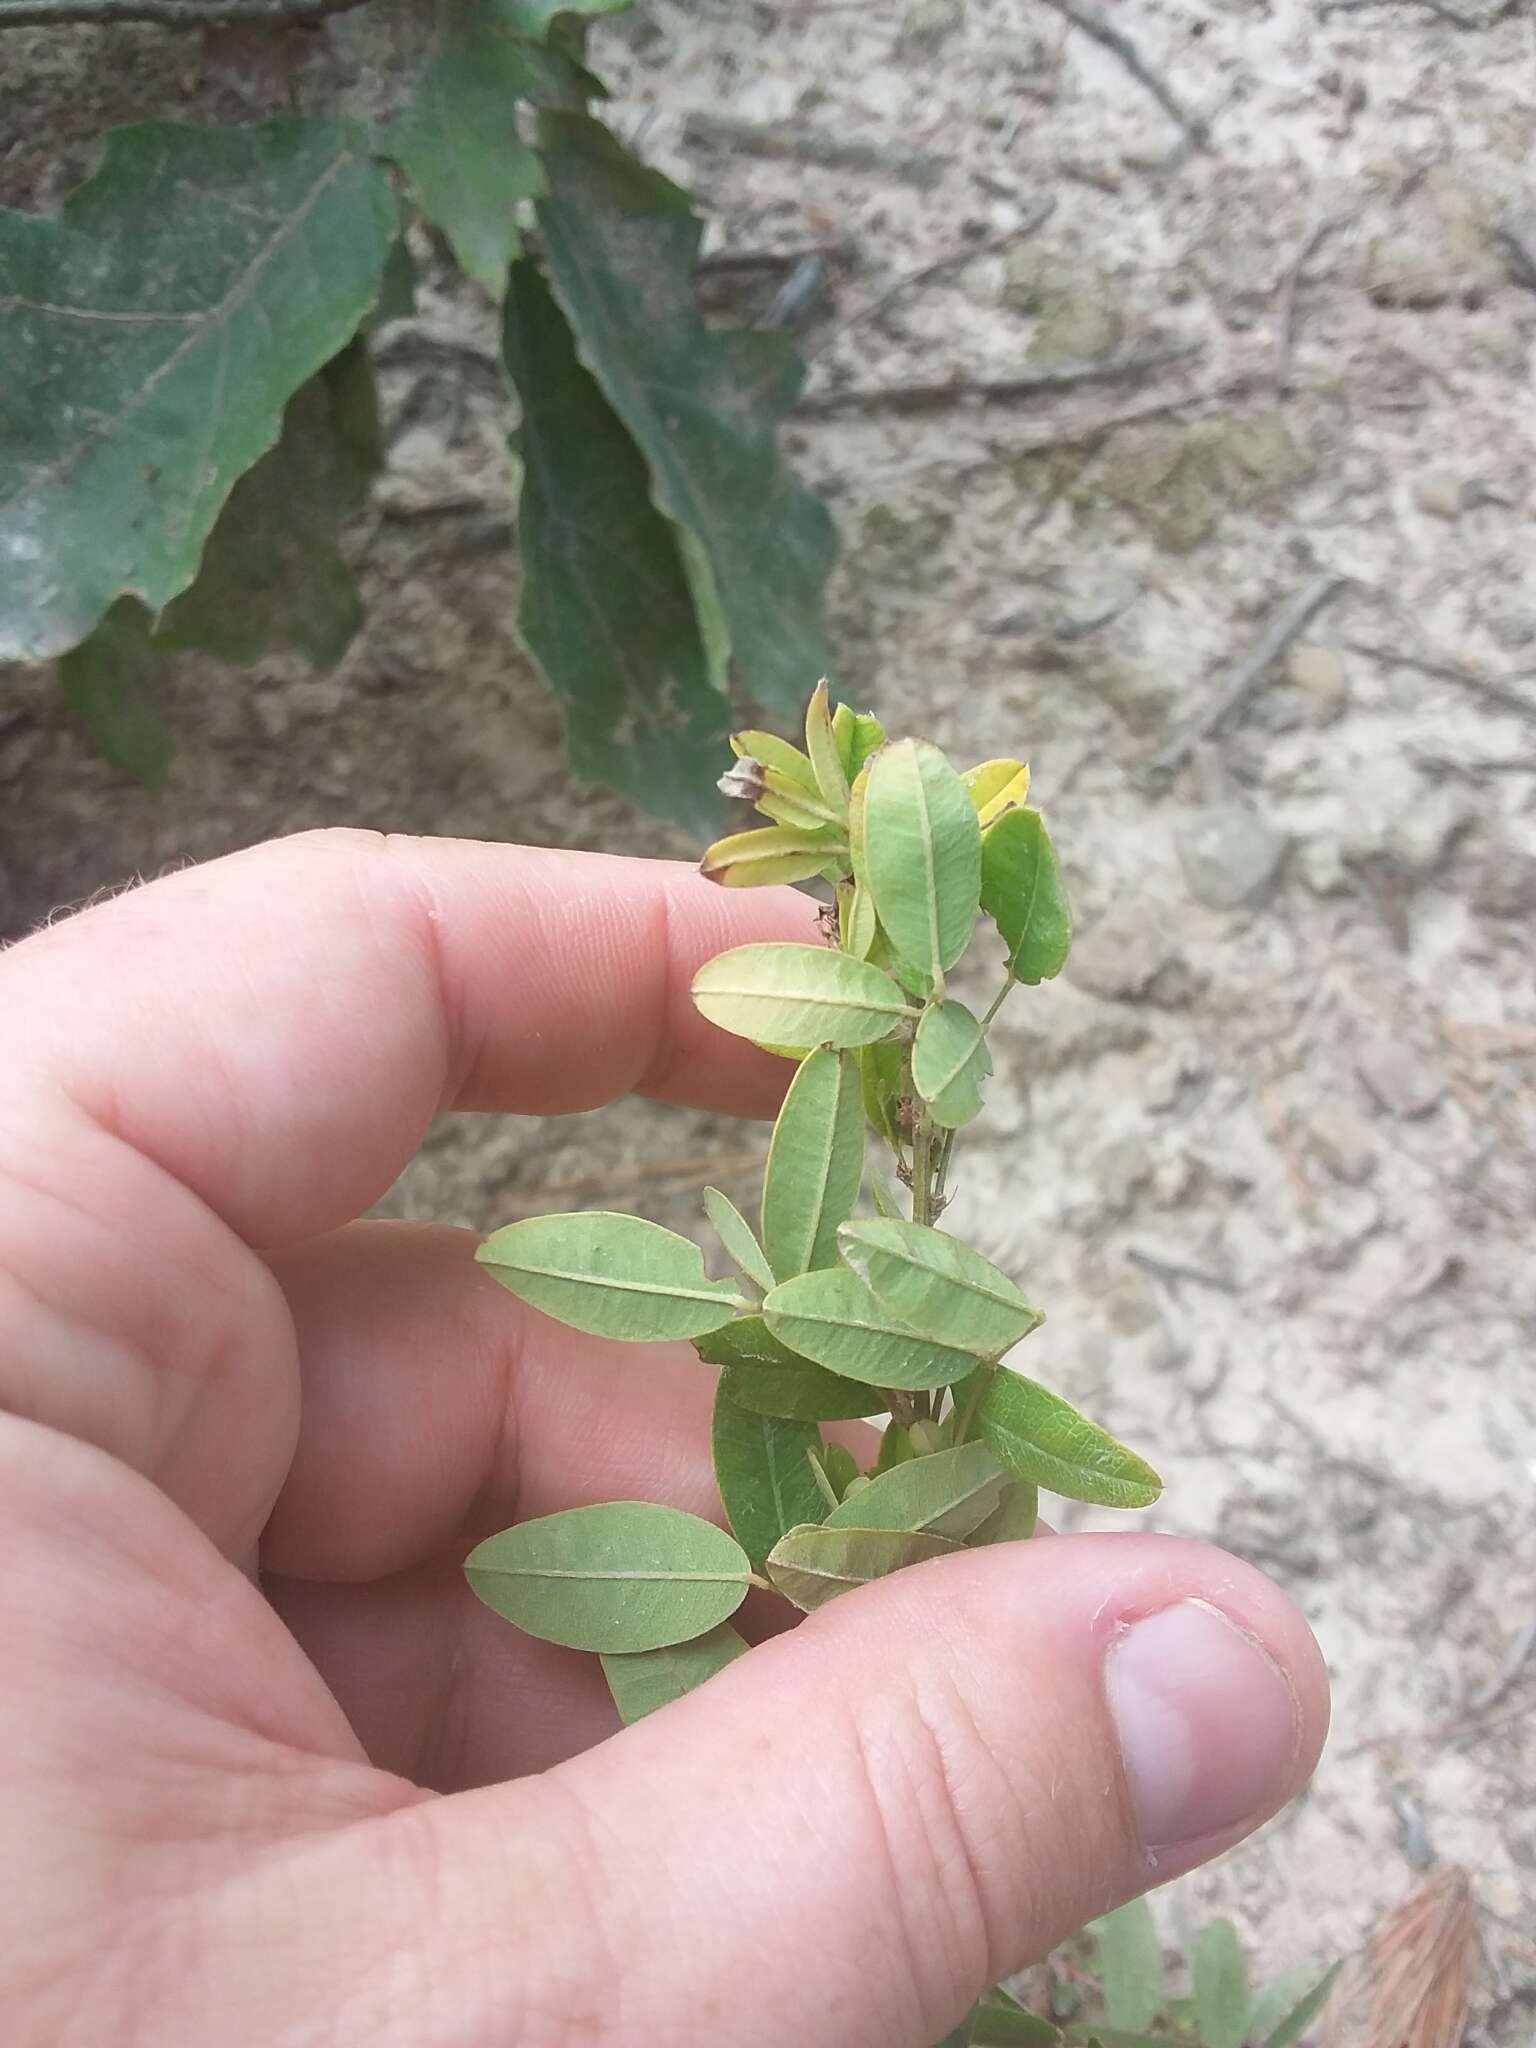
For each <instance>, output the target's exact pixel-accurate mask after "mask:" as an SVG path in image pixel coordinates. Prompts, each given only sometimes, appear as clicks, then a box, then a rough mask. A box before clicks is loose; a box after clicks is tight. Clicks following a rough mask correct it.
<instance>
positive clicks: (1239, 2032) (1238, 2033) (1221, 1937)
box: [1191, 1920, 1249, 2048]
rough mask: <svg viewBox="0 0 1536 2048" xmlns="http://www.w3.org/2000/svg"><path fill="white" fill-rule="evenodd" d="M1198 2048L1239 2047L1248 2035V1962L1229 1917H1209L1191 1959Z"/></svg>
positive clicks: (1240, 2047) (1241, 2046)
mask: <svg viewBox="0 0 1536 2048" xmlns="http://www.w3.org/2000/svg"><path fill="white" fill-rule="evenodd" d="M1191 1970H1192V1973H1193V1976H1194V1988H1195V2021H1196V2025H1197V2026H1198V2027H1199V2030H1200V2040H1201V2043H1202V2048H1243V2043H1244V2041H1245V2040H1246V2039H1247V2038H1248V2003H1249V2000H1248V1964H1247V1961H1246V1959H1245V1958H1244V1955H1243V1945H1242V1943H1241V1942H1240V1941H1239V1940H1238V1938H1237V1929H1236V1928H1235V1927H1234V1926H1233V1925H1232V1922H1231V1921H1230V1920H1213V1921H1212V1922H1211V1924H1210V1926H1209V1927H1207V1928H1205V1929H1204V1930H1203V1932H1202V1933H1201V1936H1200V1939H1199V1940H1198V1941H1197V1942H1196V1943H1195V1953H1194V1956H1193V1958H1192V1960H1191Z"/></svg>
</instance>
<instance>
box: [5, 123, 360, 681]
mask: <svg viewBox="0 0 1536 2048" xmlns="http://www.w3.org/2000/svg"><path fill="white" fill-rule="evenodd" d="M397 223H398V209H397V206H396V202H395V198H394V194H393V191H392V190H391V187H390V181H389V174H388V172H387V171H386V170H385V169H384V167H383V165H382V164H378V163H375V162H374V161H373V160H372V159H371V158H369V157H368V156H367V155H366V154H365V153H363V152H362V151H361V150H359V148H358V147H357V145H356V143H355V142H354V141H353V140H352V139H351V138H350V136H349V135H348V134H347V132H346V131H345V130H344V129H343V128H341V127H340V126H339V125H337V124H335V123H333V122H329V121H301V120H294V119H287V118H285V119H282V120H278V121H273V122H270V123H268V124H267V125H266V126H263V127H246V128H240V127H235V128H218V129H199V128H192V127H187V126H184V125H182V124H180V123H175V122H146V123H144V124H142V125H140V126H137V127H131V128H119V129H117V130H115V131H114V132H113V133H112V134H110V135H109V136H108V137H107V140H106V144H105V147H104V150H103V154H102V160H101V167H100V169H99V170H98V171H97V172H96V173H95V175H94V176H93V177H92V178H90V179H89V180H88V181H87V182H86V183H85V184H84V185H82V186H80V187H79V189H78V190H77V191H75V192H73V193H72V194H71V195H70V197H69V198H68V199H67V200H66V201H65V203H64V206H63V208H62V210H61V211H60V212H58V213H55V214H47V215H34V214H23V213H8V212H0V274H3V276H4V278H5V291H6V297H5V299H4V300H3V301H0V320H3V331H0V354H3V356H4V360H5V375H4V378H3V379H0V561H3V562H4V563H5V565H6V567H5V574H4V576H3V578H0V658H5V657H18V658H20V659H23V660H28V659H39V658H41V657H44V656H47V655H52V654H61V653H63V652H64V651H65V650H66V649H67V648H70V647H73V646H74V645H75V644H76V643H77V642H78V641H80V640H82V639H83V638H84V637H85V635H86V634H87V633H89V632H90V630H91V628H92V627H93V626H94V625H95V624H96V622H97V620H98V619H100V618H101V617H102V616H103V614H104V613H105V612H106V611H107V609H108V608H109V606H110V605H111V604H112V603H113V602H114V601H115V600H116V599H117V598H118V597H119V596H122V595H124V594H127V593H131V594H133V595H134V596H137V597H138V598H139V599H141V600H142V602H143V603H144V605H145V606H146V607H147V608H148V609H149V611H150V612H151V613H158V612H159V611H160V610H161V608H162V607H163V606H164V605H166V604H168V603H169V602H170V600H171V599H172V598H173V597H175V596H176V595H177V594H178V593H179V592H180V591H183V590H185V589H186V588H187V586H188V585H189V584H190V583H191V581H192V579H193V577H194V576H195V575H196V574H197V568H198V563H199V561H200V559H201V556H202V551H203V544H204V542H205V541H206V540H207V538H208V535H209V532H210V531H211V529H212V527H213V523H214V520H215V519H216V518H217V517H218V514H219V510H220V508H221V507H222V505H223V504H224V501H225V499H226V498H227V497H228V495H229V493H230V490H231V488H232V487H233V485H234V483H235V480H236V479H237V478H238V477H240V476H241V475H243V474H244V472H245V471H246V470H248V469H249V468H250V467H251V465H252V463H254V462H255V461H256V459H257V458H258V456H260V455H261V454H263V453H264V451H265V450H266V449H268V448H270V447H271V446H272V444H273V443H274V442H275V441H276V440H277V437H278V433H279V430H280V427H281V422H282V414H283V408H284V406H285V405H286V404H287V403H288V400H289V399H290V398H291V397H292V396H293V394H294V392H295V391H297V390H298V388H299V386H300V385H301V384H303V383H304V382H305V381H306V380H307V379H308V378H310V377H312V376H313V375H314V374H315V372H316V371H317V370H319V369H320V367H321V365H322V364H324V363H326V362H328V361H329V360H330V359H331V357H332V356H334V355H335V354H337V352H338V351H339V350H340V349H342V348H344V347H345V346H346V344H347V342H349V341H350V340H351V338H352V336H353V335H354V334H355V333H356V332H357V329H358V327H359V326H360V325H361V324H362V322H363V320H364V319H365V318H366V316H367V314H368V312H369V310H370V308H371V307H372V305H373V303H374V301H375V299H376V297H377V295H378V292H379V287H380V280H381V277H382V275H383V271H384V266H385V261H386V258H387V256H388V254H389V249H390V245H391V243H392V241H393V240H394V236H395V232H396V227H397Z"/></svg>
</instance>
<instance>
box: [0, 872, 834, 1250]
mask: <svg viewBox="0 0 1536 2048" xmlns="http://www.w3.org/2000/svg"><path fill="white" fill-rule="evenodd" d="M812 916H813V909H812V906H811V905H810V903H809V902H808V901H807V900H806V898H805V897H803V896H797V895H795V894H794V893H793V892H792V891H790V890H787V889H786V890H764V891H755V892H752V893H751V894H748V895H734V894H728V893H727V892H725V891H723V890H721V889H718V888H716V887H715V886H714V885H713V884H711V883H709V882H706V881H704V880H703V879H702V878H701V877H700V876H699V875H698V874H697V873H695V871H694V870H693V869H692V868H690V867H687V866H684V865H682V864H680V863H676V862H670V861H641V860H624V859H615V858H612V857H609V856H606V855H602V854H587V853H568V852H561V851H553V850H545V849H536V848H529V847H516V846H503V845H493V844H485V843H478V842H472V841H456V840H429V839H408V838H391V837H381V836H380V835H378V834H374V833H365V832H318V833H306V834H302V835H300V836H299V837H297V838H293V839H288V840H281V841H277V842H275V843H272V844H269V845H265V846H259V847H256V848H253V849H251V850H250V851H249V852H246V853H240V854H234V855H232V856H230V857H228V858H227V859H224V860H220V861H215V862H212V863H210V864H209V865H207V866H205V867H200V868H194V869H190V870H188V871H186V872H184V873H182V874H178V875H174V876H171V877H169V878H167V879H165V880H163V881H158V882H154V883H151V884H150V885H148V886H147V887H144V888H141V889H137V890H134V891H132V892H131V893H130V894H128V895H126V896H123V897H120V898H118V899H116V900H115V901H112V902H109V903H105V904H102V905H99V906H97V907H96V908H95V909H92V910H89V911H87V912H84V913H82V914H81V915H80V916H78V917H76V918H73V919H71V920H69V921H68V922H67V923H64V924H61V925H59V926H56V927H54V928H52V929H51V930H49V931H47V932H44V933H42V934H39V935H38V936H37V937H35V938H32V939H28V940H26V941H24V942H23V943H22V944H21V945H19V946H18V947H16V948H14V949H13V950H12V952H11V953H10V954H9V955H8V956H6V957H5V959H4V960H3V961H0V1071H4V1072H7V1073H8V1074H9V1077H10V1080H11V1082H12V1084H13V1085H14V1084H16V1083H18V1082H22V1083H23V1084H24V1083H25V1077H26V1076H27V1075H28V1074H29V1073H30V1074H31V1075H32V1076H33V1077H34V1078H35V1079H41V1080H51V1081H52V1082H54V1083H56V1084H57V1085H58V1086H59V1087H60V1088H61V1089H62V1091H63V1092H64V1093H65V1094H66V1095H67V1096H68V1097H69V1098H71V1099H72V1100H73V1101H74V1102H75V1103H76V1104H78V1105H79V1106H80V1107H81V1108H83V1109H84V1110H85V1111H86V1112H87V1113H88V1114H89V1115H90V1116H91V1118H92V1119H93V1120H94V1121H95V1122H97V1123H99V1124H102V1125H105V1126H106V1127H107V1128H108V1129H109V1130H110V1131H111V1132H112V1133H113V1134H114V1135H115V1136H116V1137H118V1138H121V1139H124V1140H126V1141H127V1143H128V1144H129V1145H131V1146H132V1147H133V1149H134V1150H135V1151H137V1152H139V1153H141V1154H143V1155H144V1156H145V1157H147V1158H148V1159H150V1160H152V1161H153V1162H154V1163H155V1164H156V1165H157V1166H159V1167H161V1168H163V1169H164V1170H165V1171H166V1172H168V1173H169V1174H171V1175H173V1176H174V1178H175V1179H176V1180H178V1181H180V1182H182V1183H183V1184H184V1185H185V1186H187V1187H188V1188H190V1189H191V1190H192V1191H193V1192H194V1193H195V1194H197V1195H198V1196H199V1197H200V1198H201V1199H202V1200H203V1201H204V1202H206V1203H207V1204H208V1206H209V1207H210V1208H212V1209H214V1210H215V1211H216V1212H217V1213H218V1214H219V1215H220V1216H221V1217H222V1218H223V1219H224V1220H225V1222H226V1223H228V1224H229V1225H230V1226H231V1227H232V1228H233V1229H234V1230H235V1231H237V1232H238V1233H239V1235H240V1236H242V1237H243V1238H245V1239H246V1241H247V1242H248V1243H253V1244H257V1245H263V1246H270V1245H275V1244H280V1243H292V1242H294V1241H296V1240H298V1239H301V1238H304V1237H308V1236H311V1235H313V1234H315V1233H317V1232H319V1231H323V1230H328V1229H331V1228H333V1227H334V1226H336V1225H337V1224H340V1223H342V1222H345V1221H346V1220H348V1219H349V1218H351V1217H353V1216H355V1215H357V1214H359V1213H360V1212H361V1211H362V1210H364V1209H366V1208H367V1207H368V1206H369V1205H370V1203H372V1202H374V1201H376V1200H377V1199H378V1197H379V1196H380V1195H382V1194H383V1193H384V1191H385V1190H386V1189H387V1188H388V1187H389V1185H390V1184H391V1182H392V1181H393V1180H394V1179H395V1177H396V1175H397V1174H398V1173H399V1172H400V1170H401V1169H402V1168H403V1167H404V1165H405V1164H406V1162H407V1161H408V1160H409V1159H410V1157H411V1155H412V1153H413V1152H414V1151H415V1149H416V1147H417V1146H418V1144H419V1143H420V1141H421V1139H422V1136H423V1135H424V1133H425V1131H426V1129H427V1126H428V1124H429V1123H430V1121H431V1119H432V1117H433V1115H434V1114H435V1113H437V1112H438V1111H439V1110H443V1109H450V1108H459V1109H497V1110H505V1111H515V1112H519V1113H522V1114H525V1115H555V1114H561V1113H565V1112H569V1111H572V1110H581V1109H590V1108H593V1107H595V1106H597V1105H598V1104H600V1103H603V1102H607V1101H611V1100H612V1099H613V1098H615V1097H616V1096H619V1095H625V1094H630V1093H637V1092H638V1093H641V1094H646V1095H652V1096H657V1097H659V1098H661V1099H662V1100H664V1101H673V1102H687V1103H691V1104H693V1105H695V1106H698V1107H703V1108H712V1109H722V1110H729V1111H733V1112H736V1113H738V1114H742V1115H749V1116H752V1115H756V1116H761V1115H766V1114H771V1113H772V1112H773V1110H774V1109H775V1108H776V1106H777V1103H778V1100H779V1097H780V1096H781V1094H782V1092H783V1088H784V1083H785V1080H786V1078H787V1076H788V1072H789V1069H788V1067H787V1065H786V1063H785V1062H784V1061H782V1060H777V1059H774V1058H772V1057H771V1056H770V1055H768V1054H766V1053H761V1052H758V1051H757V1050H756V1049H755V1048H754V1047H752V1046H749V1045H747V1044H745V1043H744V1042H743V1041H741V1040H739V1039H734V1038H731V1037H729V1036H727V1035H726V1034H725V1033H723V1032H721V1031H718V1030H717V1029H716V1028H715V1027H714V1026H712V1025H710V1024H707V1023H706V1022H705V1021H704V1019H703V1018H702V1017H700V1016H699V1015H698V1013H697V1011H696V1010H695V1009H694V1007H693V1004H692V1002H691V1000H690V998H689V993H688V990H689V983H690V981H691V979H692V977H693V974H694V972H695V971H696V969H697V968H698V967H699V966H700V965H701V964H702V963H703V962H704V961H705V960H707V959H709V958H710V957H711V956H712V955H713V954H715V953H718V952H720V951H722V950H723V949H725V948H726V947H729V946H734V945H742V944H747V943H750V942H752V941H754V940H762V939H799V940H801V941H804V940H807V939H809V938H810V937H811V936H812V926H811V919H812ZM6 1092H10V1091H9V1090H7V1091H6Z"/></svg>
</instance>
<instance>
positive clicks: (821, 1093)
mask: <svg viewBox="0 0 1536 2048" xmlns="http://www.w3.org/2000/svg"><path fill="white" fill-rule="evenodd" d="M863 1177H864V1102H863V1095H862V1092H861V1089H860V1086H859V1071H858V1068H857V1066H856V1065H855V1063H854V1061H853V1059H852V1058H851V1057H850V1056H848V1055H845V1054H842V1053H835V1052H828V1051H826V1050H825V1049H824V1048H821V1049H818V1050H817V1051H815V1052H813V1053H809V1054H808V1055H807V1056H806V1058H805V1059H804V1060H802V1061H801V1063H800V1066H799V1068H798V1069H797V1071H796V1073H795V1078H794V1079H793V1080H792V1081H791V1082H790V1084H789V1089H788V1092H787V1093H786V1094H785V1097H784V1102H783V1106H782V1107H781V1108H780V1110H779V1115H778V1121H777V1122H776V1123H775V1125H774V1127H773V1139H772V1142H771V1143H770V1145H769V1147H768V1166H767V1170H766V1171H765V1173H764V1175H763V1216H762V1222H763V1249H764V1251H765V1252H766V1253H767V1255H768V1263H769V1265H770V1266H771V1267H772V1268H773V1272H774V1276H775V1278H776V1279H778V1280H788V1279H790V1278H792V1277H793V1276H794V1275H795V1274H796V1273H810V1272H814V1271H815V1270H816V1268H817V1267H819V1266H831V1265H834V1264H836V1261H837V1231H838V1226H839V1224H841V1223H844V1222H846V1220H847V1219H848V1217H850V1216H851V1215H852V1214H853V1205H854V1203H855V1202H856V1201H857V1200H858V1199H859V1183H860V1182H861V1181H862V1179H863Z"/></svg>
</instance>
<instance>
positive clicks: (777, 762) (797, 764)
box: [731, 728, 821, 800]
mask: <svg viewBox="0 0 1536 2048" xmlns="http://www.w3.org/2000/svg"><path fill="white" fill-rule="evenodd" d="M731 752H732V753H733V754H734V755H735V756H736V758H737V760H738V761H756V762H757V763H758V765H759V767H761V768H764V769H769V770H772V771H773V773H775V774H776V775H779V776H781V777H782V778H783V781H784V783H785V784H786V785H787V786H789V787H791V788H794V789H798V790H800V791H801V792H802V793H803V794H804V795H805V796H807V797H810V798H812V799H813V800H819V798H820V795H821V792H820V790H818V789H817V787H816V770H815V769H814V768H813V767H812V766H811V763H810V758H809V756H808V755H805V754H802V753H801V751H800V749H799V748H798V747H795V746H791V745H790V743H789V741H788V740H781V739H780V738H779V736H778V734H777V733H776V732H760V731H758V730H756V729H755V728H754V729H752V730H750V731H747V732H735V733H732V734H731Z"/></svg>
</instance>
